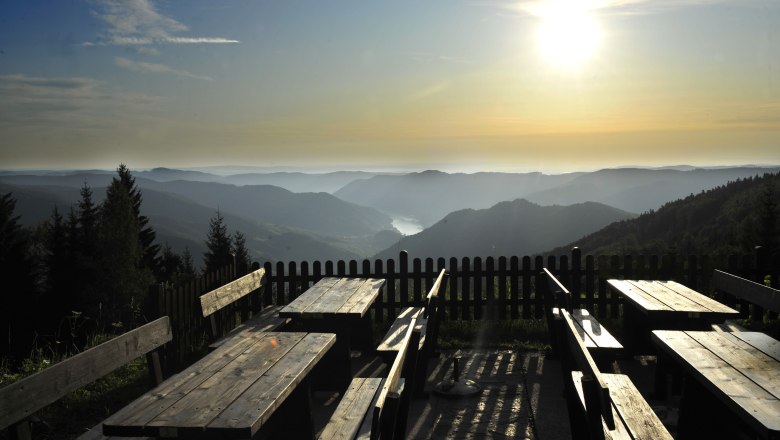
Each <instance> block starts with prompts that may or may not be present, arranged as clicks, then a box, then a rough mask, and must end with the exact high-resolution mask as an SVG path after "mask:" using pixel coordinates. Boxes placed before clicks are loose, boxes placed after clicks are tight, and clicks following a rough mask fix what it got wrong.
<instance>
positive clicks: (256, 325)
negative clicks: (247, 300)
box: [209, 306, 290, 350]
mask: <svg viewBox="0 0 780 440" xmlns="http://www.w3.org/2000/svg"><path fill="white" fill-rule="evenodd" d="M281 309H282V306H270V307H266V308H265V309H263V310H262V311H261V312H260V313H258V314H256V315H255V316H253V317H251V318H250V319H248V320H247V321H244V322H242V323H241V325H239V326H238V327H236V328H235V329H234V330H233V331H232V332H230V333H228V334H227V335H225V336H224V337H222V338H220V339H218V340H217V341H214V342H212V343H211V344H210V345H209V349H210V350H214V349H216V348H217V347H219V346H221V345H223V344H229V343H235V342H237V341H240V340H241V339H243V338H246V337H247V336H248V335H250V334H252V333H258V332H271V331H276V330H279V329H280V328H282V327H283V326H284V325H286V324H287V323H289V322H290V318H282V317H280V316H279V310H281Z"/></svg>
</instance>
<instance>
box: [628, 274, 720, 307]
mask: <svg viewBox="0 0 780 440" xmlns="http://www.w3.org/2000/svg"><path fill="white" fill-rule="evenodd" d="M629 283H630V284H633V285H634V286H636V287H637V288H638V289H641V290H643V291H644V292H645V293H647V294H648V295H650V296H652V297H653V298H655V300H656V301H657V302H658V303H659V304H664V305H666V306H668V307H669V308H670V309H672V310H674V311H676V312H682V311H684V312H689V313H707V312H709V309H708V308H706V307H702V306H701V305H700V304H699V303H696V302H694V301H691V300H690V299H688V298H687V297H685V296H682V295H679V294H678V293H677V292H675V291H673V290H671V289H669V288H668V287H667V286H666V285H665V284H663V282H661V281H644V280H632V281H629Z"/></svg>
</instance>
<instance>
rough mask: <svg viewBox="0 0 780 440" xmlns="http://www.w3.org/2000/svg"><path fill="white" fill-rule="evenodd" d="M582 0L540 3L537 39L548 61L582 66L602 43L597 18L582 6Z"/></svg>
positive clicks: (568, 65) (562, 64)
mask: <svg viewBox="0 0 780 440" xmlns="http://www.w3.org/2000/svg"><path fill="white" fill-rule="evenodd" d="M583 3H584V2H583V1H576V0H573V1H572V0H559V1H549V2H546V3H544V4H543V5H542V6H540V7H539V8H538V10H537V15H538V16H539V18H540V19H541V23H540V24H539V28H538V29H537V35H536V37H537V42H538V47H539V50H540V52H541V54H542V56H543V57H544V58H545V59H546V60H548V61H549V62H551V63H553V64H555V65H558V66H561V67H568V68H577V67H580V66H581V65H582V64H583V63H584V62H586V61H587V60H589V59H590V58H592V57H593V55H594V54H595V52H596V51H597V49H598V46H599V44H600V43H601V29H600V28H599V25H598V23H597V21H596V19H595V18H594V17H593V16H592V15H591V14H590V13H589V11H588V9H587V8H585V7H583V5H582V4H583Z"/></svg>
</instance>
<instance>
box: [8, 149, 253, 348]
mask: <svg viewBox="0 0 780 440" xmlns="http://www.w3.org/2000/svg"><path fill="white" fill-rule="evenodd" d="M116 173H117V174H116V176H114V178H113V179H112V180H111V182H110V184H109V185H108V187H107V188H106V189H105V191H106V192H105V198H104V200H103V202H102V203H99V204H98V203H96V202H95V201H94V197H93V196H94V193H93V190H92V189H91V188H90V187H89V186H88V185H87V184H86V183H85V184H84V186H83V187H82V188H81V190H80V199H79V201H78V202H77V203H76V204H75V205H73V206H70V208H69V210H68V211H67V212H66V213H62V212H61V211H60V209H59V207H57V206H55V207H54V209H53V211H52V214H51V217H50V218H49V220H47V221H46V222H44V223H43V224H41V225H39V226H37V227H24V226H22V225H21V224H20V222H19V217H18V216H15V215H14V210H15V205H16V200H15V199H14V197H13V194H12V193H7V194H3V195H0V269H1V270H2V271H3V276H2V277H0V279H1V280H2V282H3V284H4V285H3V289H2V293H1V294H0V302H1V304H0V357H1V358H6V359H15V360H19V359H22V358H24V357H26V356H28V355H29V354H30V353H31V350H33V349H35V348H45V349H46V350H51V351H55V352H58V353H68V352H74V351H78V350H80V349H82V348H83V347H84V346H85V344H87V343H88V342H89V341H88V339H89V338H90V337H93V336H94V335H96V334H100V333H107V332H108V333H110V332H121V331H126V330H128V329H130V328H133V327H135V326H137V325H138V324H139V323H140V322H143V321H145V320H147V319H150V318H153V317H151V316H145V315H146V313H147V309H148V307H149V304H148V301H149V299H150V298H149V291H150V286H151V285H153V284H157V283H172V284H177V283H181V282H187V281H189V280H191V279H193V278H195V277H196V276H197V275H198V270H197V269H196V266H195V264H194V261H193V257H192V255H191V254H190V252H189V250H188V249H185V250H184V252H183V253H181V254H179V253H176V252H174V251H173V250H172V249H171V247H170V246H169V245H167V244H165V245H164V246H161V245H160V244H159V243H157V242H156V233H155V231H154V229H153V228H152V227H151V226H150V224H149V218H148V217H146V216H145V215H143V214H142V213H141V205H142V202H143V196H142V194H141V191H140V189H139V188H138V186H137V185H136V183H135V178H134V177H133V176H132V174H131V172H130V170H129V169H128V168H127V166H125V165H124V164H120V165H119V167H118V168H117V170H116ZM206 245H207V252H206V253H205V254H204V255H203V269H202V270H203V272H204V273H208V272H210V271H214V270H216V269H219V268H221V267H224V266H226V265H228V264H233V263H234V262H235V264H236V265H237V267H238V270H239V271H245V270H246V269H247V268H248V267H249V265H250V258H249V252H248V249H247V248H246V240H245V237H244V235H243V234H242V233H241V232H240V231H236V232H235V233H233V234H229V233H228V229H227V226H226V225H225V222H224V218H223V217H222V215H221V214H220V212H219V211H217V213H216V215H215V217H214V218H212V219H211V221H210V224H209V232H208V235H207V237H206Z"/></svg>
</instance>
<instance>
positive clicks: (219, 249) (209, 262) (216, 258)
mask: <svg viewBox="0 0 780 440" xmlns="http://www.w3.org/2000/svg"><path fill="white" fill-rule="evenodd" d="M206 247H207V248H208V250H207V251H206V253H205V254H204V255H203V264H204V268H203V271H204V273H209V272H214V271H216V270H219V269H221V268H223V267H225V266H227V265H229V264H231V263H232V262H233V256H232V255H231V250H232V242H231V239H230V236H229V235H228V232H227V226H226V225H225V219H224V218H223V217H222V214H220V212H219V210H217V215H216V216H215V217H212V218H211V220H210V221H209V233H208V237H207V239H206Z"/></svg>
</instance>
